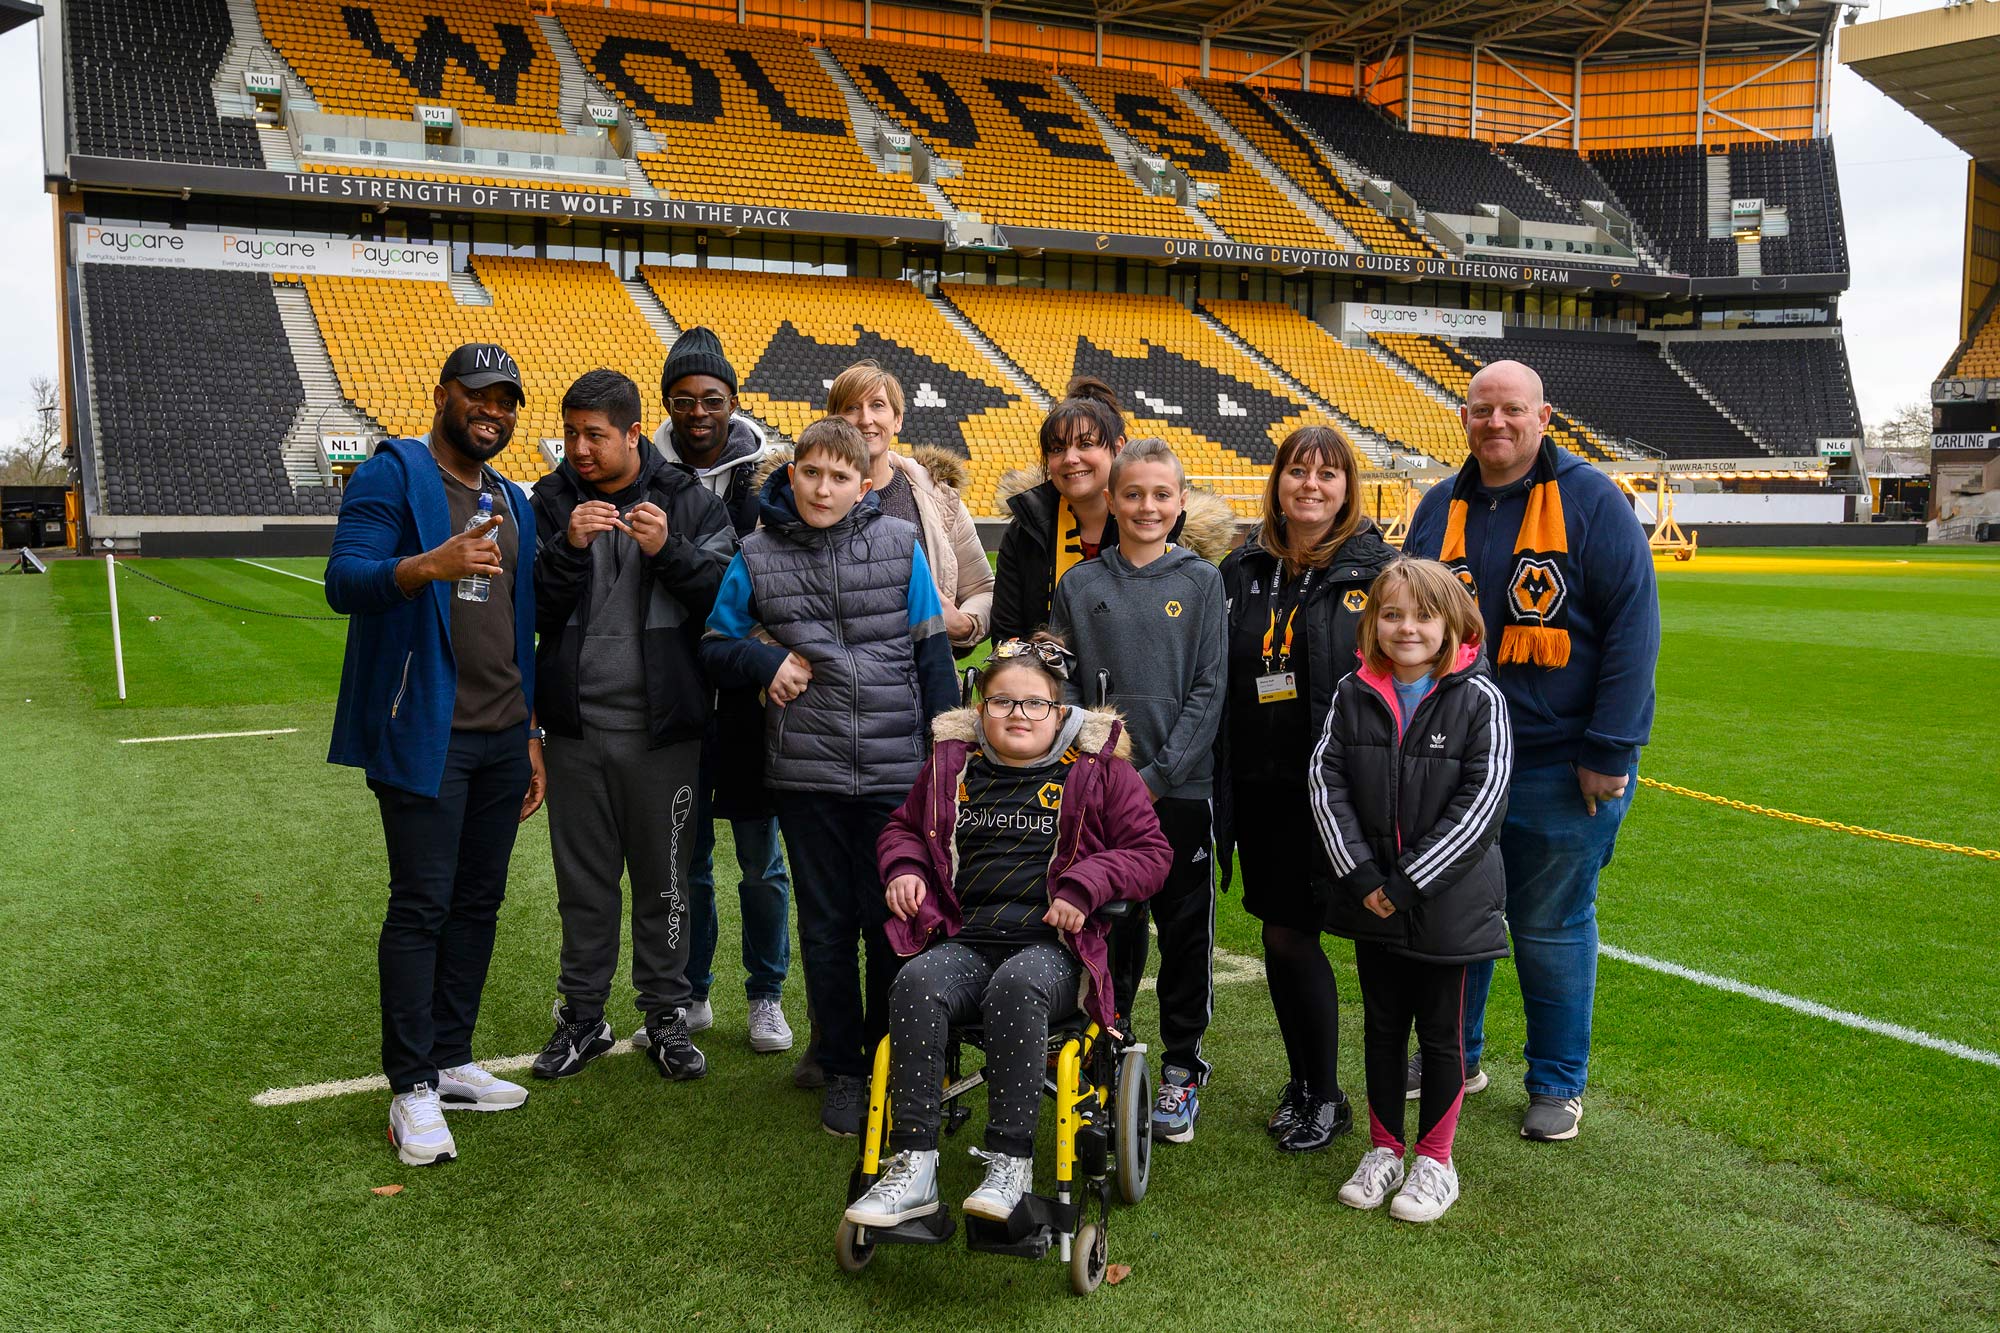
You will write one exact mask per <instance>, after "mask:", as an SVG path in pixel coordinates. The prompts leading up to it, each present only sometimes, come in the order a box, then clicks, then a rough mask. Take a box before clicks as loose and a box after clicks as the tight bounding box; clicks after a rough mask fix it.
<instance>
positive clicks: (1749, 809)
mask: <svg viewBox="0 0 2000 1333" xmlns="http://www.w3.org/2000/svg"><path fill="white" fill-rule="evenodd" d="M1639 781H1640V783H1641V784H1642V785H1644V786H1647V787H1657V788H1658V789H1659V790H1661V791H1670V792H1672V793H1673V794H1674V795H1676V796H1690V797H1693V798H1694V799H1695V800H1697V801H1707V802H1708V803H1709V804H1710V805H1726V806H1728V807H1729V808H1730V809H1731V810H1742V811H1745V812H1746V813H1749V814H1753V815H1765V816H1768V817H1769V818H1771V819H1782V820H1785V821H1786V822H1787V823H1792V824H1806V825H1809V826H1810V827H1812V828H1827V829H1832V830H1834V831H1835V832H1836V833H1852V834H1853V835H1854V836H1855V837H1857V838H1873V839H1875V840H1876V841H1877V842H1893V843H1899V844H1901V845H1902V846H1904V847H1922V848H1925V849H1927V850H1929V851H1933V852H1955V853H1957V854H1958V855H1960V856H1977V857H1980V858H1982V859H1984V860H1988V861H2000V852H1996V851H1989V850H1988V849H1986V848H1984V847H1961V846H1959V845H1958V844H1957V843H1955V842H1933V841H1931V840H1930V839H1929V838H1912V837H1910V836H1909V835H1908V834H1905V833H1884V832H1883V831H1882V830H1881V829H1876V828H1863V827H1862V826H1861V825H1859V824H1842V823H1840V822H1839V821H1837V820H1832V819H1815V818H1813V817H1812V816H1811V815H1795V814H1793V813H1792V812H1791V811H1789V810H1773V809H1771V808H1770V807H1769V806H1765V805H1752V804H1751V803H1750V802H1748V801H1732V800H1730V799H1729V798H1728V797H1727V796H1711V795H1709V794H1708V793H1707V792H1705V791H1696V790H1694V788H1692V787H1676V786H1675V785H1674V784H1673V783H1671V782H1661V781H1660V780H1659V779H1658V778H1648V777H1642V778H1640V779H1639Z"/></svg>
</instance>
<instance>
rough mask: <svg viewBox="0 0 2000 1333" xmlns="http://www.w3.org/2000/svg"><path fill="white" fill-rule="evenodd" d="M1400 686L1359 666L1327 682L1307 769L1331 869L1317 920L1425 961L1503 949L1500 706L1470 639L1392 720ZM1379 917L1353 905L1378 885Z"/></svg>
mask: <svg viewBox="0 0 2000 1333" xmlns="http://www.w3.org/2000/svg"><path fill="white" fill-rule="evenodd" d="M1398 707H1399V705H1398V702H1397V699H1396V688H1395V685H1394V683H1393V682H1392V681H1391V679H1390V678H1389V677H1388V676H1385V675H1378V674H1377V673H1375V672H1373V671H1371V670H1369V669H1368V668H1366V667H1363V668H1362V669H1361V670H1359V671H1356V672H1354V673H1352V674H1351V675H1349V676H1348V677H1347V678H1346V679H1344V680H1342V681H1341V682H1340V684H1339V685H1338V686H1337V687H1335V690H1334V696H1333V707H1332V708H1331V709H1330V710H1329V711H1328V713H1327V716H1326V729H1325V730H1324V731H1323V732H1322V733H1321V735H1320V742H1319V746H1318V748H1317V749H1316V750H1315V751H1314V752H1313V762H1312V766H1311V769H1310V770H1309V772H1308V778H1309V780H1310V783H1311V787H1312V805H1313V822H1314V823H1315V824H1316V825H1317V826H1318V829H1319V836H1320V842H1321V844H1322V845H1323V846H1324V847H1325V848H1326V853H1327V860H1328V861H1329V862H1330V863H1331V865H1332V869H1333V874H1334V887H1333V896H1332V900H1331V902H1330V903H1329V904H1328V907H1327V917H1326V928H1327V930H1329V931H1331V932H1332V933H1333V934H1336V935H1342V936H1345V937H1346V938H1348V939H1351V940H1357V941H1358V940H1366V941H1368V942H1370V943H1373V944H1382V945H1386V946H1388V947H1389V948H1390V949H1391V950H1393V951H1394V952H1396V953H1400V954H1404V955H1406V956H1408V957H1411V958H1417V959H1421V960H1423V961H1425V962H1431V963H1472V962H1478V961H1481V960H1483V959H1487V958H1504V957H1506V956H1507V922H1506V918H1505V915H1504V913H1505V910H1506V906H1507V878H1506V873H1505V872H1504V871H1503V870H1502V868H1501V864H1500V824H1501V821H1502V820H1503V819H1504V818H1505V817H1506V814H1507V783H1508V779H1509V778H1510V777H1511V776H1512V772H1513V739H1512V733H1511V732H1510V731H1509V729H1508V722H1507V702H1506V700H1505V699H1504V698H1503V697H1502V696H1501V694H1500V687H1499V685H1498V684H1497V683H1495V681H1494V679H1493V672H1492V670H1491V669H1490V668H1489V667H1488V666H1487V664H1486V660H1485V658H1484V657H1483V656H1482V655H1481V654H1480V652H1479V650H1478V649H1477V648H1476V647H1468V648H1466V649H1465V650H1463V651H1462V652H1461V653H1460V655H1459V660H1458V664H1457V669H1456V670H1454V671H1453V672H1452V673H1451V674H1450V675H1448V676H1446V677H1445V678H1444V679H1443V680H1441V681H1439V682H1437V685H1436V686H1435V688H1433V689H1432V690H1431V692H1430V693H1429V694H1427V695H1425V696H1424V698H1423V701H1422V702H1421V703H1419V704H1418V705H1417V707H1416V710H1415V713H1414V715H1413V716H1412V717H1411V718H1410V719H1409V720H1408V723H1407V724H1406V725H1404V726H1403V727H1401V728H1400V735H1399V728H1398V725H1397V716H1398ZM1378 888H1379V889H1381V890H1383V892H1384V893H1386V894H1387V895H1388V897H1389V900H1390V901H1391V902H1393V903H1394V904H1395V905H1396V911H1395V913H1394V914H1393V915H1391V916H1389V917H1387V918H1384V917H1379V916H1376V915H1375V914H1374V913H1373V912H1371V911H1369V910H1368V909H1367V908H1366V907H1365V906H1363V905H1362V902H1363V900H1364V899H1365V898H1367V897H1368V895H1369V894H1370V893H1371V892H1373V891H1374V890H1376V889H1378Z"/></svg>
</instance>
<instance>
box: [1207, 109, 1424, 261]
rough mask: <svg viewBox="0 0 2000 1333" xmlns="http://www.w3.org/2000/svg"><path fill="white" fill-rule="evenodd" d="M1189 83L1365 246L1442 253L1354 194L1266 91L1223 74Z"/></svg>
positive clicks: (1411, 252)
mask: <svg viewBox="0 0 2000 1333" xmlns="http://www.w3.org/2000/svg"><path fill="white" fill-rule="evenodd" d="M1187 87H1188V89H1189V91H1191V92H1193V93H1194V94H1195V95H1196V96H1198V97H1200V98H1201V100H1202V101H1203V102H1205V103H1207V104H1208V106H1209V108H1210V109H1211V110H1213V111H1214V112H1215V114H1217V115H1218V116H1221V117H1222V118H1223V120H1224V121H1226V122H1227V123H1228V125H1229V127H1230V128H1231V129H1233V130H1235V131H1236V132H1237V133H1238V134H1240V135H1242V136H1243V137H1244V139H1245V140H1247V141H1248V142H1249V144H1250V145H1251V147H1253V148H1255V149H1256V150H1257V151H1258V152H1260V153H1262V154H1263V155H1264V156H1265V158H1266V159H1268V160H1269V161H1270V163H1271V164H1272V165H1273V166H1275V167H1277V168H1278V170H1280V171H1282V172H1284V173H1285V176H1286V177H1287V178H1288V179H1289V180H1290V181H1291V182H1292V184H1294V185H1296V186H1298V187H1299V189H1301V190H1303V191H1305V193H1306V197H1307V198H1309V199H1311V200H1312V201H1313V202H1314V203H1316V204H1318V205H1319V206H1320V207H1321V208H1323V209H1325V210H1326V212H1327V213H1328V214H1329V215H1330V216H1331V217H1332V218H1333V220H1334V221H1335V222H1338V223H1339V224H1340V225H1341V226H1343V227H1345V228H1347V230H1348V233H1349V234H1350V235H1352V236H1353V237H1354V239H1355V240H1357V241H1360V242H1361V244H1362V245H1363V246H1365V247H1367V248H1368V249H1370V250H1374V251H1377V252H1379V253H1382V254H1391V255H1431V254H1435V253H1440V252H1439V251H1438V250H1437V248H1436V247H1435V246H1433V245H1431V244H1429V243H1427V242H1426V241H1425V240H1423V239H1422V238H1420V237H1419V236H1418V235H1417V233H1416V231H1415V229H1413V228H1412V227H1411V226H1410V224H1409V223H1407V222H1404V221H1401V220H1399V219H1396V218H1391V217H1389V216H1388V215H1386V214H1384V213H1383V212H1381V211H1380V210H1379V209H1377V208H1375V207H1373V206H1372V205H1370V204H1366V203H1364V202H1362V201H1361V200H1360V199H1358V198H1356V197H1355V195H1354V192H1353V191H1351V190H1349V189H1348V188H1347V186H1346V184H1345V183H1344V182H1343V181H1342V180H1341V179H1340V177H1339V176H1338V175H1337V174H1335V172H1334V170H1333V168H1332V166H1331V165H1330V164H1329V163H1328V162H1327V160H1326V158H1325V157H1323V156H1321V154H1320V152H1319V150H1318V149H1317V148H1315V147H1313V143H1312V140H1310V139H1308V138H1306V136H1305V135H1303V134H1300V133H1299V131H1298V127H1297V126H1295V125H1293V124H1292V123H1291V122H1290V121H1289V120H1286V119H1285V118H1284V116H1282V115H1280V114H1279V113H1278V112H1277V111H1276V110H1274V109H1273V108H1272V107H1271V105H1270V103H1268V102H1266V101H1265V100H1264V96H1263V94H1262V93H1260V92H1257V91H1256V90H1255V89H1252V88H1249V87H1246V86H1244V85H1243V84H1240V83H1228V82H1225V81H1223V80H1221V79H1189V80H1188V81H1187Z"/></svg>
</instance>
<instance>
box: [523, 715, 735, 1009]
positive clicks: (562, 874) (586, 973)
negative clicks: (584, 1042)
mask: <svg viewBox="0 0 2000 1333" xmlns="http://www.w3.org/2000/svg"><path fill="white" fill-rule="evenodd" d="M646 743H647V736H646V733H645V732H643V731H600V730H598V729H596V728H594V727H590V726H585V727H584V729H583V735H582V737H581V738H570V737H563V736H550V737H549V738H548V742H547V745H546V747H545V750H546V753H545V756H544V757H545V758H546V760H547V763H548V771H549V842H550V844H551V847H552V849H553V851H554V854H555V863H556V908H557V911H558V912H559V913H560V914H561V916H562V977H561V980H560V981H559V982H558V983H557V989H558V990H560V991H561V992H562V996H563V999H564V1000H565V1001H566V1002H567V1003H568V1005H569V1008H570V1015H571V1017H572V1018H573V1019H582V1018H588V1017H591V1016H593V1015H598V1014H602V1013H603V1012H604V1004H605V1001H606V1000H607V999H608V998H609V996H610V994H611V977H612V974H613V973H614V972H616V971H617V970H618V936H619V925H620V922H621V920H622V919H623V916H624V910H623V909H624V900H623V896H622V895H621V894H620V893H619V880H620V878H621V877H622V876H623V875H625V874H626V873H628V872H629V873H630V875H631V879H632V909H631V910H632V984H633V986H634V987H636V988H637V990H638V992H639V994H638V1004H639V1010H640V1012H641V1013H643V1014H645V1015H647V1016H648V1017H651V1016H653V1015H655V1014H662V1013H665V1014H671V1013H672V1012H673V1011H674V1010H676V1009H685V1008H686V1007H687V1006H688V1003H689V998H690V995H691V992H690V990H689V988H688V976H687V968H688V946H689V944H690V943H691V941H692V936H693V929H692V922H691V921H690V920H689V918H688V912H687V875H688V865H689V863H690V861H691V860H692V858H693V854H694V785H695V782H696V780H697V776H698V770H699V769H700V767H701V742H700V740H698V739H697V740H687V741H680V742H677V743H675V744H673V745H666V746H662V747H661V748H659V749H657V750H649V749H647V748H646Z"/></svg>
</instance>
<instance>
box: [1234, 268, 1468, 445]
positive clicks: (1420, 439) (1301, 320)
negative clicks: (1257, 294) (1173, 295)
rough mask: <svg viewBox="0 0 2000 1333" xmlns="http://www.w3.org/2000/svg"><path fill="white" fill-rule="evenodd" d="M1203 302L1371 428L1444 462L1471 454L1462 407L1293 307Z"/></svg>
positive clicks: (1242, 335) (1283, 366)
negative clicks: (1434, 395) (1443, 400)
mask: <svg viewBox="0 0 2000 1333" xmlns="http://www.w3.org/2000/svg"><path fill="white" fill-rule="evenodd" d="M1202 306H1203V308H1204V309H1206V310H1207V311H1208V312H1209V313H1210V314H1211V315H1214V316H1215V317H1216V318H1217V319H1219V320H1221V321H1222V322H1223V323H1224V324H1226V325H1227V326H1228V327H1229V329H1230V330H1231V331H1232V332H1233V333H1235V334H1236V336H1237V337H1239V338H1241V339H1243V341H1244V342H1246V343H1249V344H1250V345H1251V346H1252V347H1254V348H1256V349H1257V350H1258V351H1259V352H1261V353H1263V354H1264V355H1265V356H1266V357H1268V358H1270V360H1272V361H1273V362H1275V363H1276V364H1277V366H1278V368H1279V369H1280V370H1282V371H1284V372H1285V373H1286V374H1287V375H1290V376H1291V377H1292V378H1293V379H1295V380H1297V381H1298V382H1299V383H1301V384H1303V385H1305V386H1306V388H1308V389H1310V390H1312V391H1313V392H1314V393H1316V394H1318V395H1319V396H1320V397H1321V398H1324V399H1325V400H1326V401H1327V402H1329V403H1331V404H1333V406H1334V407H1335V408H1337V409H1339V410H1340V411H1341V412H1344V413H1345V414H1346V415H1348V416H1349V417H1352V418H1353V419H1354V420H1355V421H1358V422H1360V423H1361V424H1362V425H1363V426H1366V427H1367V428H1368V429H1369V430H1372V431H1374V432H1375V433H1376V434H1378V435H1381V436H1383V437H1384V438H1386V439H1388V440H1390V441H1391V442H1393V443H1394V444H1396V445H1398V446H1400V447H1401V448H1402V449H1404V450H1406V451H1411V450H1413V451H1415V452H1417V453H1423V454H1429V455H1430V456H1431V457H1432V458H1435V459H1438V460H1439V461H1440V462H1445V463H1451V464H1454V465H1455V464H1457V463H1460V462H1463V461H1464V459H1465V428H1464V427H1463V426H1462V425H1460V424H1459V420H1458V414H1457V413H1456V412H1454V411H1453V410H1452V409H1451V408H1450V407H1447V406H1445V405H1444V404H1443V403H1440V402H1439V401H1438V400H1437V399H1435V398H1432V397H1430V396H1429V395H1427V394H1425V393H1424V392H1423V391H1422V390H1420V389H1418V388H1417V386H1416V385H1414V384H1412V383H1410V381H1408V380H1406V379H1404V378H1403V377H1402V376H1401V375H1398V374H1397V373H1396V372H1395V371H1394V370H1392V369H1390V368H1389V367H1388V366H1386V365H1383V364H1382V362H1380V361H1378V360H1376V359H1375V357H1373V356H1371V355H1370V354H1369V353H1368V352H1367V351H1366V350H1365V349H1363V348H1359V347H1349V346H1348V345H1347V344H1345V343H1343V342H1342V341H1341V340H1340V339H1338V338H1336V337H1334V336H1333V335H1332V334H1330V333H1328V332H1327V331H1326V330H1325V329H1323V328H1321V327H1320V326H1319V325H1317V324H1315V323H1313V322H1312V321H1311V320H1309V319H1307V318H1306V317H1305V316H1304V315H1301V314H1300V313H1299V312H1298V311H1296V310H1294V309H1292V308H1291V307H1290V306H1285V305H1278V304H1277V303H1275V302H1272V301H1204V302H1202Z"/></svg>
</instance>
